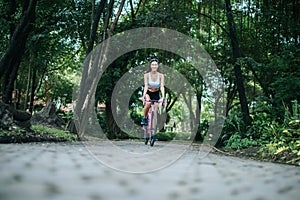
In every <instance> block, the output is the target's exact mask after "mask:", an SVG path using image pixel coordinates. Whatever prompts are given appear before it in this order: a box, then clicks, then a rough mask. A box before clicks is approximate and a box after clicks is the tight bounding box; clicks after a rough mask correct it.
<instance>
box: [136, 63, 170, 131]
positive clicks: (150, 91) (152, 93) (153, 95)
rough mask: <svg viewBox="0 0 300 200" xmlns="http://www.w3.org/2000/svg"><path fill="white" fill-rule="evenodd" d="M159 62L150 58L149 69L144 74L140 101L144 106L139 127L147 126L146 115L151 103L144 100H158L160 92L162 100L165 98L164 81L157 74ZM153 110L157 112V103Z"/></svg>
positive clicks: (160, 74)
mask: <svg viewBox="0 0 300 200" xmlns="http://www.w3.org/2000/svg"><path fill="white" fill-rule="evenodd" d="M158 69H159V62H158V59H157V58H152V59H151V60H150V63H149V69H148V72H147V73H146V74H144V91H143V96H142V100H143V103H144V104H145V107H144V118H143V120H142V122H141V125H146V124H147V114H148V111H149V109H150V107H151V103H150V102H147V101H146V100H159V99H160V95H159V91H160V92H161V96H162V99H164V98H165V87H164V85H165V81H164V79H165V78H164V74H162V73H160V72H159V70H158ZM155 110H157V103H156V104H155Z"/></svg>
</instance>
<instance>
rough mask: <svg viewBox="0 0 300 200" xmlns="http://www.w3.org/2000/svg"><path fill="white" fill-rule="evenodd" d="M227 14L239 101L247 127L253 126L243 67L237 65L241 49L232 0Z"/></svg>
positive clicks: (227, 4)
mask: <svg viewBox="0 0 300 200" xmlns="http://www.w3.org/2000/svg"><path fill="white" fill-rule="evenodd" d="M226 11H227V12H226V13H227V21H228V26H229V35H230V40H231V45H232V51H233V62H234V74H235V78H236V80H235V81H236V84H237V90H238V93H239V100H240V105H241V110H242V114H243V121H244V123H245V124H246V125H250V124H251V118H250V115H249V108H248V102H247V97H246V93H245V87H244V78H243V74H242V69H241V66H240V65H239V64H238V63H237V60H238V58H241V57H242V56H241V49H240V47H239V42H238V39H237V36H236V29H235V24H234V19H233V15H232V10H231V4H230V0H226Z"/></svg>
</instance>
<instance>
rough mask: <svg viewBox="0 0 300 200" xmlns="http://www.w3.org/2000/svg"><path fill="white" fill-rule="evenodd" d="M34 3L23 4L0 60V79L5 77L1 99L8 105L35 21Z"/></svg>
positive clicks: (32, 1)
mask: <svg viewBox="0 0 300 200" xmlns="http://www.w3.org/2000/svg"><path fill="white" fill-rule="evenodd" d="M36 3H37V0H31V1H30V2H29V1H25V2H24V7H23V14H22V18H21V20H20V23H19V24H18V25H17V27H16V28H15V30H14V32H13V35H12V38H11V41H10V45H9V47H8V48H7V50H6V51H5V53H4V54H3V56H2V57H1V60H0V78H2V76H3V75H5V77H4V82H5V83H6V84H5V85H3V88H4V93H3V99H2V101H3V102H5V103H10V101H11V98H12V91H13V88H14V87H13V86H14V82H15V80H16V78H17V74H18V70H19V66H20V62H21V58H22V56H23V54H24V52H25V47H26V42H27V38H28V35H29V33H30V31H31V30H32V24H33V23H34V20H35V8H36Z"/></svg>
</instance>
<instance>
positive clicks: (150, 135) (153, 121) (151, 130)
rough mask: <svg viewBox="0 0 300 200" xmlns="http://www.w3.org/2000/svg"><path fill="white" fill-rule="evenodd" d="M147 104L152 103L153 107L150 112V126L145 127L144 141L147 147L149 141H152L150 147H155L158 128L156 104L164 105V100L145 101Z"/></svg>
mask: <svg viewBox="0 0 300 200" xmlns="http://www.w3.org/2000/svg"><path fill="white" fill-rule="evenodd" d="M145 102H150V103H151V107H150V109H149V111H148V125H147V127H145V126H143V129H144V140H145V145H147V143H148V141H149V140H150V146H153V145H154V142H155V140H156V138H155V134H156V128H157V113H156V111H155V103H163V102H164V101H163V100H161V99H160V100H145Z"/></svg>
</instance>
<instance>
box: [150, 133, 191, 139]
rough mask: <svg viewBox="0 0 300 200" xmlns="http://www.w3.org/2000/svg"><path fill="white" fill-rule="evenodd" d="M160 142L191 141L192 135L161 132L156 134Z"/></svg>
mask: <svg viewBox="0 0 300 200" xmlns="http://www.w3.org/2000/svg"><path fill="white" fill-rule="evenodd" d="M156 136H157V139H158V140H159V141H171V140H190V139H191V133H185V132H178V133H176V132H159V133H157V134H156Z"/></svg>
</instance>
